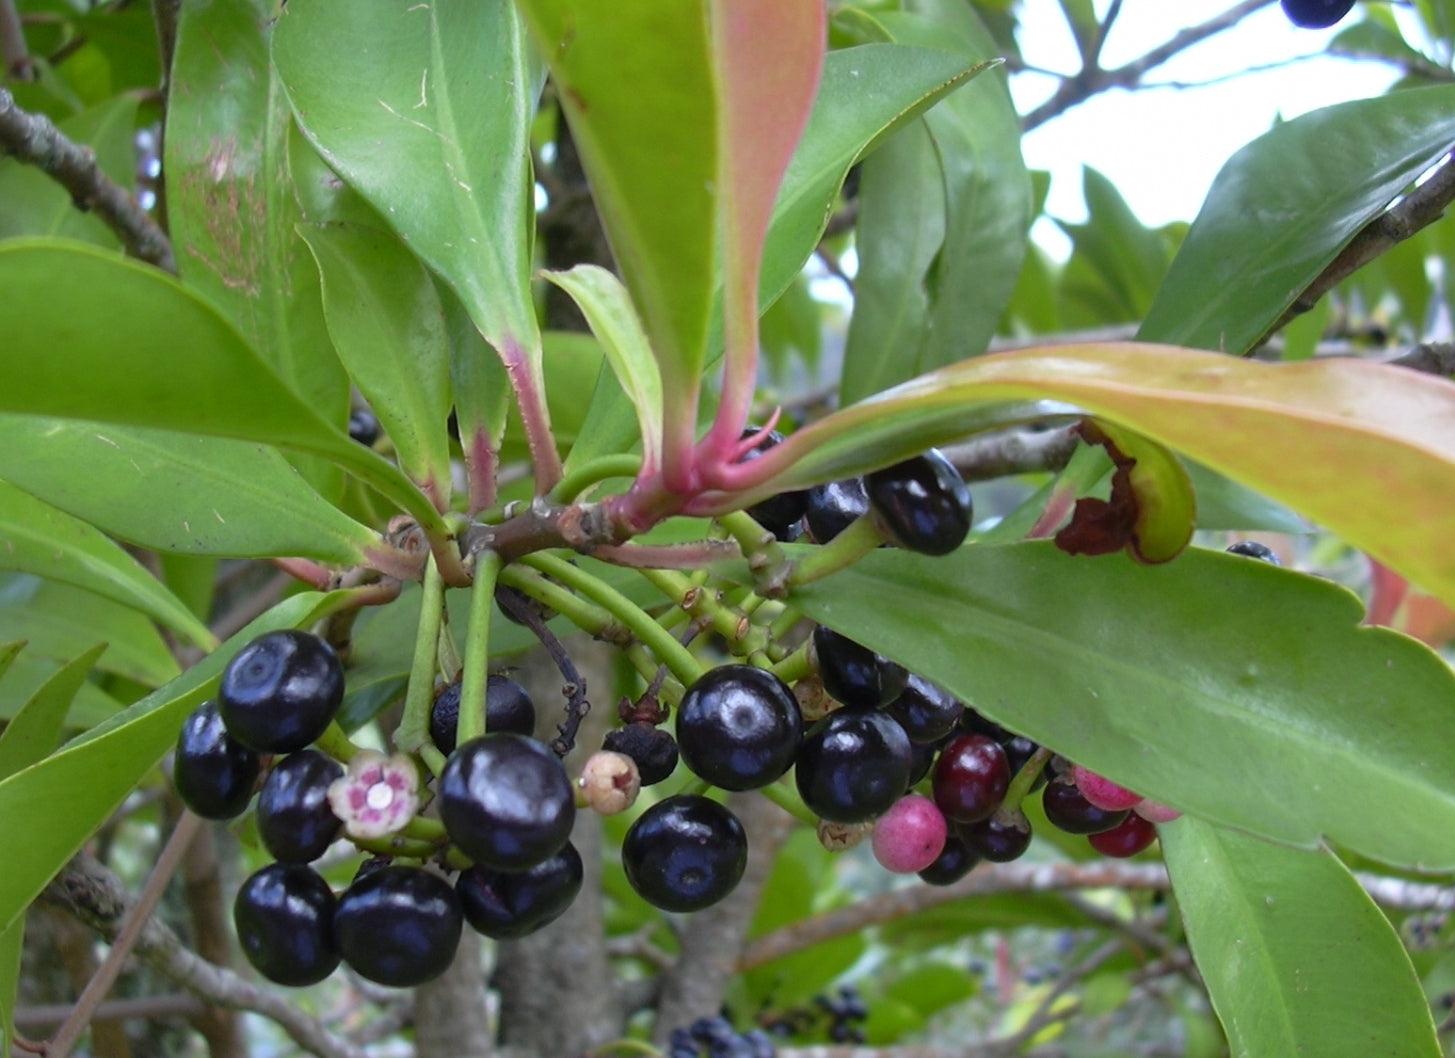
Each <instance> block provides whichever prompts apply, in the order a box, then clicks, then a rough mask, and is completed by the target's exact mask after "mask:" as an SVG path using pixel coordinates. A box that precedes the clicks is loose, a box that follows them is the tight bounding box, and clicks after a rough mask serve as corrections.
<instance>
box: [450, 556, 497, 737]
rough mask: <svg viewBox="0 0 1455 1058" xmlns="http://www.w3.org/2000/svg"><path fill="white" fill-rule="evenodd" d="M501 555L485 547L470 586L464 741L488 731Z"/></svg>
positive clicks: (464, 671)
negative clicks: (487, 702)
mask: <svg viewBox="0 0 1455 1058" xmlns="http://www.w3.org/2000/svg"><path fill="white" fill-rule="evenodd" d="M499 577H500V556H499V555H497V554H496V553H495V552H494V551H481V552H480V553H479V554H477V555H476V556H475V586H474V587H473V588H471V589H470V627H469V628H467V629H466V630H465V663H464V666H463V667H462V668H461V669H460V724H459V728H458V729H457V734H456V736H455V741H456V744H457V745H464V744H465V743H466V742H468V741H470V740H471V739H473V738H479V737H480V736H481V735H483V734H485V692H486V687H487V684H488V681H489V678H490V677H489V673H488V671H487V670H488V669H489V665H490V615H491V613H492V611H493V609H494V606H495V582H496V580H497V579H499Z"/></svg>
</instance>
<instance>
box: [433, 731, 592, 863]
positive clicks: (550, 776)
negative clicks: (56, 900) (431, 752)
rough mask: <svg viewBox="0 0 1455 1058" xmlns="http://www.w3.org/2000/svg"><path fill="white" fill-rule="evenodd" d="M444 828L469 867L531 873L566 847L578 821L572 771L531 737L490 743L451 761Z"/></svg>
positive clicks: (443, 795) (502, 737)
mask: <svg viewBox="0 0 1455 1058" xmlns="http://www.w3.org/2000/svg"><path fill="white" fill-rule="evenodd" d="M439 790H440V792H439V805H440V820H441V821H442V822H443V823H444V825H445V832H446V833H447V834H449V836H450V840H451V841H452V842H454V843H455V845H456V846H458V847H459V849H460V851H461V852H463V853H464V854H465V855H466V856H468V857H469V858H470V859H472V860H474V861H475V862H476V863H478V864H481V865H483V866H485V867H492V868H494V869H496V870H502V871H524V870H529V869H530V868H531V867H534V866H535V865H536V864H538V863H542V862H544V861H545V860H547V859H549V858H550V857H552V856H554V855H555V854H556V853H558V852H560V851H561V849H562V848H564V847H565V845H566V841H567V839H568V838H569V837H570V836H571V824H572V823H573V822H575V820H576V801H575V796H574V794H573V793H572V790H571V780H570V779H569V778H567V776H566V769H565V768H563V767H561V762H560V761H559V760H557V759H556V756H555V754H553V753H552V752H551V751H550V750H549V749H547V748H546V746H545V745H544V744H543V743H540V742H537V741H536V740H535V739H531V738H526V737H525V736H524V735H515V734H509V733H505V734H499V735H485V736H483V737H481V738H477V739H473V740H471V741H469V742H466V743H465V744H464V745H462V746H460V747H458V748H457V749H456V750H455V752H454V753H452V754H450V759H449V760H448V761H447V762H446V764H445V770H444V773H443V774H442V775H441V776H440V787H439Z"/></svg>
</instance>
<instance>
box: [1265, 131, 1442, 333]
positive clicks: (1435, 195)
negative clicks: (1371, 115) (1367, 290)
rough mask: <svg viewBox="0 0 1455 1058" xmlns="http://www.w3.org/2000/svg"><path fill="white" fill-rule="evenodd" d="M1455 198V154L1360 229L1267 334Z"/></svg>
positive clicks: (1429, 220) (1430, 219)
mask: <svg viewBox="0 0 1455 1058" xmlns="http://www.w3.org/2000/svg"><path fill="white" fill-rule="evenodd" d="M1452 201H1455V156H1449V157H1446V159H1445V160H1444V161H1443V162H1441V163H1440V166H1439V168H1437V169H1436V170H1435V171H1434V172H1433V173H1431V174H1430V177H1429V179H1427V180H1426V181H1425V182H1424V183H1422V184H1420V185H1419V186H1417V187H1416V188H1414V190H1412V191H1411V192H1410V193H1409V194H1408V195H1406V196H1405V197H1404V198H1403V199H1401V200H1400V201H1399V202H1398V203H1397V204H1396V205H1394V206H1391V207H1390V208H1389V209H1388V210H1386V211H1385V212H1383V213H1381V214H1380V215H1379V216H1378V217H1375V218H1374V219H1373V220H1372V221H1370V222H1369V223H1368V224H1366V225H1364V227H1363V228H1361V229H1359V232H1358V234H1356V235H1355V236H1354V238H1353V239H1351V240H1350V241H1349V244H1348V245H1347V246H1345V247H1344V249H1343V250H1342V251H1340V253H1339V255H1338V256H1337V257H1335V258H1334V259H1333V260H1332V261H1331V262H1329V264H1328V267H1326V268H1325V269H1324V270H1323V271H1322V272H1320V273H1319V274H1318V276H1317V277H1316V278H1315V279H1314V281H1313V282H1312V283H1310V284H1309V285H1308V286H1307V287H1305V288H1304V290H1303V293H1301V294H1299V296H1298V297H1296V298H1295V299H1294V301H1293V304H1292V305H1290V306H1289V307H1288V308H1287V309H1286V310H1285V311H1284V313H1283V315H1282V316H1280V317H1279V318H1278V319H1277V321H1276V322H1274V324H1273V326H1271V327H1270V328H1268V332H1267V333H1268V334H1271V333H1273V332H1274V331H1278V330H1281V329H1282V328H1283V327H1284V326H1285V325H1286V324H1287V323H1288V322H1289V321H1290V320H1292V319H1294V318H1295V317H1297V316H1301V315H1302V314H1303V313H1305V312H1308V311H1309V310H1310V309H1312V308H1313V307H1314V306H1315V305H1317V304H1318V301H1319V298H1321V297H1323V296H1324V295H1325V294H1327V293H1328V292H1329V291H1330V290H1332V289H1333V288H1334V287H1336V286H1338V285H1339V284H1340V283H1341V282H1343V281H1344V280H1345V279H1348V278H1349V277H1350V276H1351V275H1353V274H1354V273H1355V272H1357V271H1358V270H1359V269H1361V268H1363V267H1364V266H1365V265H1366V264H1368V263H1369V262H1370V261H1372V260H1374V259H1375V258H1376V257H1378V256H1379V255H1380V254H1382V253H1385V252H1386V251H1388V250H1390V249H1392V248H1393V247H1394V246H1396V245H1398V244H1399V243H1401V242H1404V240H1406V239H1408V238H1410V237H1411V236H1413V235H1415V234H1417V233H1418V232H1420V231H1421V230H1423V229H1424V228H1427V227H1429V226H1430V225H1431V224H1433V223H1434V222H1435V221H1437V220H1439V219H1440V218H1441V217H1442V216H1444V214H1445V207H1446V206H1448V205H1449V204H1450V203H1451V202H1452ZM1265 337H1266V335H1265ZM1254 344H1255V347H1256V344H1257V343H1254Z"/></svg>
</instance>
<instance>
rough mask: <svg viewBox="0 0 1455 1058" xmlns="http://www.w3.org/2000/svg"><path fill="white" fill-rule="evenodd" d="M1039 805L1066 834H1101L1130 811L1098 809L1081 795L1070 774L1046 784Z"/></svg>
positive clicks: (1053, 823)
mask: <svg viewBox="0 0 1455 1058" xmlns="http://www.w3.org/2000/svg"><path fill="white" fill-rule="evenodd" d="M1041 808H1042V809H1043V810H1044V811H1045V813H1046V819H1048V820H1049V821H1050V823H1051V825H1052V826H1053V827H1056V828H1057V829H1058V830H1064V831H1066V833H1068V834H1100V833H1101V832H1102V831H1105V830H1110V829H1112V827H1115V826H1117V825H1118V824H1120V823H1121V822H1122V821H1123V820H1125V819H1126V818H1127V815H1128V814H1129V813H1130V811H1131V810H1130V809H1127V808H1123V809H1121V810H1120V811H1116V812H1112V811H1109V810H1107V809H1105V808H1098V807H1097V806H1096V805H1094V804H1092V803H1091V802H1090V801H1088V800H1087V799H1086V798H1085V797H1084V796H1083V795H1082V793H1081V790H1080V789H1078V788H1077V786H1076V783H1075V782H1073V781H1072V780H1071V777H1070V776H1069V775H1068V776H1065V777H1063V778H1060V779H1057V780H1056V781H1055V782H1052V783H1048V784H1047V786H1046V788H1045V790H1043V791H1042V792H1041Z"/></svg>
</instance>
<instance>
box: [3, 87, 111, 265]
mask: <svg viewBox="0 0 1455 1058" xmlns="http://www.w3.org/2000/svg"><path fill="white" fill-rule="evenodd" d="M139 103H140V97H139V96H136V95H131V94H127V95H119V96H116V97H115V98H113V99H111V100H109V101H107V102H105V103H102V104H100V105H99V106H96V107H93V108H92V109H90V110H87V111H84V112H83V113H80V114H77V115H76V116H75V117H71V118H67V119H65V120H64V121H62V122H60V125H59V128H60V130H61V132H62V133H64V134H65V136H66V138H67V139H69V140H70V141H71V142H72V143H83V144H85V145H86V146H87V147H89V148H90V149H91V150H92V151H94V152H95V154H96V164H97V166H99V167H100V169H101V171H102V172H104V173H106V174H107V175H108V176H109V177H110V178H111V179H112V180H114V181H115V182H116V183H118V184H119V185H121V186H122V187H125V188H130V187H131V186H132V184H133V183H134V180H133V174H134V172H135V170H136V147H135V138H136V112H137V106H138V104H139ZM0 202H4V203H5V209H4V210H0V239H8V238H10V237H12V236H16V235H60V236H65V237H66V238H70V239H83V240H85V241H86V242H91V243H96V244H97V245H100V246H106V247H112V248H114V247H116V246H117V245H118V242H117V238H116V234H115V233H114V232H113V231H112V230H111V229H110V228H108V227H107V226H106V224H105V222H103V221H102V220H101V218H99V217H97V216H96V215H95V214H94V213H88V212H83V211H82V210H80V209H77V208H76V203H75V202H74V201H72V199H71V196H70V194H69V193H68V192H67V191H66V189H65V188H63V187H62V186H61V185H60V184H58V183H57V182H56V181H55V180H54V179H52V178H51V176H50V174H48V173H46V172H44V171H43V170H41V169H38V168H36V167H35V166H32V165H25V164H23V163H21V162H19V161H17V160H15V159H13V158H4V159H0Z"/></svg>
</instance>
